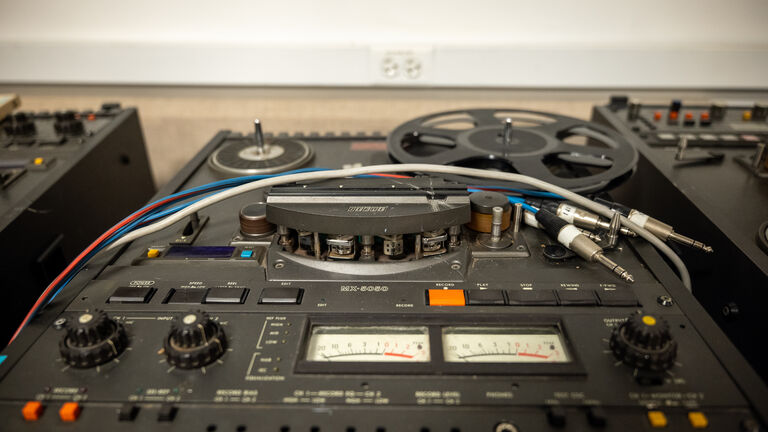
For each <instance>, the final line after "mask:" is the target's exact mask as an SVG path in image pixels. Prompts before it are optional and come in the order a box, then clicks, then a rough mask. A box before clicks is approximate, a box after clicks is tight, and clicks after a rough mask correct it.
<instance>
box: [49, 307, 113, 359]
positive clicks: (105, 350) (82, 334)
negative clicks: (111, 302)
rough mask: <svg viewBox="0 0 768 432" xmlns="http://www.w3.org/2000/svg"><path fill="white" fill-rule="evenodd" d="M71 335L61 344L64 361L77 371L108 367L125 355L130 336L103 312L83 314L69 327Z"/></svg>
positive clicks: (68, 322)
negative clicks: (110, 363) (119, 356)
mask: <svg viewBox="0 0 768 432" xmlns="http://www.w3.org/2000/svg"><path fill="white" fill-rule="evenodd" d="M66 330H67V334H66V335H65V336H64V338H63V339H62V340H61V341H60V342H59V352H60V353H61V356H62V358H63V359H64V361H65V362H66V363H67V364H68V365H70V366H72V367H76V368H90V367H94V366H98V365H100V364H104V363H106V362H108V361H110V360H112V359H114V358H115V357H117V356H118V355H120V353H122V352H123V350H125V347H126V346H128V336H127V335H126V333H125V328H123V325H122V324H120V323H118V322H116V321H114V320H113V319H111V318H109V316H107V314H106V313H105V312H104V311H102V310H98V309H97V310H94V311H93V312H83V313H81V314H79V315H78V316H77V317H75V318H74V319H72V320H69V321H67V323H66Z"/></svg>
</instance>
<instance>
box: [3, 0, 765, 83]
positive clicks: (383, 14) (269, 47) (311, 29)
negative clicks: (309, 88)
mask: <svg viewBox="0 0 768 432" xmlns="http://www.w3.org/2000/svg"><path fill="white" fill-rule="evenodd" d="M766 24H768V1H766V0H742V1H725V0H644V1H632V2H630V1H622V0H612V1H610V0H585V1H576V0H572V1H567V0H550V1H535V0H530V1H501V0H475V1H471V2H470V1H461V2H459V1H436V0H431V1H421V2H419V1H417V0H411V1H403V0H389V1H387V2H366V1H364V0H358V1H344V0H322V1H320V0H318V1H309V0H303V1H282V2H280V1H274V0H273V1H243V0H227V1H215V0H208V1H197V0H187V1H182V0H154V1H148V0H132V1H122V2H117V1H109V0H80V1H69V2H68V1H51V0H23V1H15V2H12V1H10V0H0V62H2V66H1V67H0V82H66V83H128V84H130V83H142V84H153V83H154V84H224V85H241V84H245V85H342V86H346V85H350V86H362V85H424V86H464V87H473V86H514V87H552V86H554V87H650V88H663V87H687V88H766V87H768V29H767V27H766ZM385 60H386V61H388V63H387V65H389V66H391V65H392V64H396V65H398V66H399V67H398V69H397V70H396V71H394V72H393V75H394V77H389V76H387V75H386V74H385V72H384V70H385V69H386V70H388V71H389V72H392V68H391V67H390V68H389V69H387V68H385V67H384V65H383V63H382V62H384V61H385ZM409 60H410V63H406V62H407V61H409ZM409 65H410V66H411V68H410V71H411V72H412V75H411V76H412V77H408V76H407V74H406V73H405V72H404V71H405V70H406V69H408V67H409ZM413 65H417V66H418V67H417V68H415V69H414V68H413V67H412V66H413ZM414 71H415V72H414Z"/></svg>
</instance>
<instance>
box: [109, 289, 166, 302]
mask: <svg viewBox="0 0 768 432" xmlns="http://www.w3.org/2000/svg"><path fill="white" fill-rule="evenodd" d="M154 293H155V289H154V288H148V287H118V288H117V289H116V290H115V292H113V293H112V295H111V296H109V299H108V300H107V303H147V302H149V299H151V298H152V295H153V294H154Z"/></svg>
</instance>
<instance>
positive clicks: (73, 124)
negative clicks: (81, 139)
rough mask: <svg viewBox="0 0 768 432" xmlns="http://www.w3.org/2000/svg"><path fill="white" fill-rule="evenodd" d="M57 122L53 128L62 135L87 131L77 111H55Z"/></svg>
mask: <svg viewBox="0 0 768 432" xmlns="http://www.w3.org/2000/svg"><path fill="white" fill-rule="evenodd" d="M54 116H55V118H56V122H55V123H54V124H53V128H54V129H55V130H56V132H58V133H60V134H62V135H82V134H83V133H84V132H85V127H84V126H83V122H82V120H80V119H79V118H78V116H77V113H76V112H75V111H72V110H68V111H57V112H56V113H55V115H54Z"/></svg>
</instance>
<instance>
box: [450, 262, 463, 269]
mask: <svg viewBox="0 0 768 432" xmlns="http://www.w3.org/2000/svg"><path fill="white" fill-rule="evenodd" d="M459 269H461V263H460V262H456V261H454V262H452V263H451V270H459Z"/></svg>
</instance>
